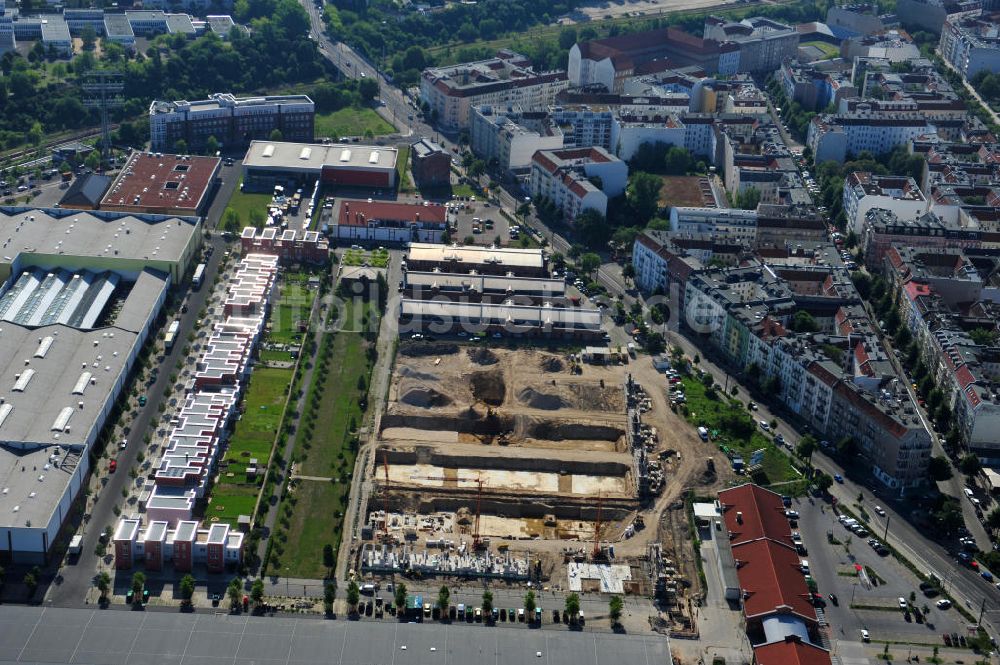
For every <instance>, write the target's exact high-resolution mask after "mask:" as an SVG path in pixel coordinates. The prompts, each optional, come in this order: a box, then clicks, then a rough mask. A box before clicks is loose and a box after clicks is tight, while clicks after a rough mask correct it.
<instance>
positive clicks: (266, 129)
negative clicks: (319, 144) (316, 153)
mask: <svg viewBox="0 0 1000 665" xmlns="http://www.w3.org/2000/svg"><path fill="white" fill-rule="evenodd" d="M315 115H316V105H315V104H314V103H313V101H312V100H311V99H309V97H307V96H306V95H274V96H265V97H235V96H234V95H231V94H229V93H216V94H213V95H210V96H209V98H208V99H204V100H200V101H195V102H189V101H184V100H181V101H175V102H166V101H154V102H153V103H152V104H150V106H149V138H150V144H151V149H152V150H160V151H170V150H174V147H175V146H176V144H177V142H178V141H181V140H183V141H184V142H185V143H186V144H187V146H188V148H189V149H191V150H197V149H199V148H203V147H204V145H205V143H206V142H207V141H208V138H209V137H210V136H214V137H215V139H216V140H217V141H218V142H219V143H220V145H222V146H223V147H224V148H227V149H229V148H237V147H241V146H242V147H245V146H247V145H249V144H250V142H251V141H254V140H267V139H269V138H270V136H271V132H273V131H274V130H278V131H279V132H281V137H282V140H284V141H291V142H311V141H312V140H313V130H314V121H315Z"/></svg>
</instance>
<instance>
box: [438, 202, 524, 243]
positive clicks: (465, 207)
mask: <svg viewBox="0 0 1000 665" xmlns="http://www.w3.org/2000/svg"><path fill="white" fill-rule="evenodd" d="M477 220H478V222H479V223H478V225H477V224H476V221H477ZM448 223H449V225H450V227H451V238H452V240H453V241H454V242H460V243H464V242H465V241H466V239H467V238H472V239H473V244H476V245H492V244H493V243H495V242H498V241H499V243H500V244H501V245H508V244H510V243H511V237H510V224H509V223H508V222H507V219H506V218H505V217H504V216H503V215H501V214H500V208H498V207H497V206H496V205H494V204H492V203H489V202H484V201H461V200H455V201H451V202H450V212H449V215H448ZM490 225H492V227H493V228H489V227H490ZM477 227H478V230H476V228H477Z"/></svg>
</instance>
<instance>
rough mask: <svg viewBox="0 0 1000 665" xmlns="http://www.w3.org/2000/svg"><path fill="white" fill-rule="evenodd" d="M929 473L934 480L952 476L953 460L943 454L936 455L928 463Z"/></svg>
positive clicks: (946, 478)
mask: <svg viewBox="0 0 1000 665" xmlns="http://www.w3.org/2000/svg"><path fill="white" fill-rule="evenodd" d="M927 473H928V475H930V477H931V479H932V480H935V481H942V480H948V479H949V478H951V462H949V461H948V458H947V457H945V456H943V455H935V456H934V457H931V459H930V461H929V462H928V463H927Z"/></svg>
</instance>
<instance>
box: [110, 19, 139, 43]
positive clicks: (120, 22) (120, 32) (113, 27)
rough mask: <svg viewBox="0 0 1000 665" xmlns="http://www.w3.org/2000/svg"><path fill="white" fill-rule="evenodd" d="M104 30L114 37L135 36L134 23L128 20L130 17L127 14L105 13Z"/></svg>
mask: <svg viewBox="0 0 1000 665" xmlns="http://www.w3.org/2000/svg"><path fill="white" fill-rule="evenodd" d="M104 30H105V32H107V35H108V37H111V38H112V39H114V38H115V37H118V38H121V37H133V38H134V37H135V33H134V32H132V25H131V24H130V23H129V22H128V17H127V16H125V14H105V15H104Z"/></svg>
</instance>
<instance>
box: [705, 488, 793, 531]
mask: <svg viewBox="0 0 1000 665" xmlns="http://www.w3.org/2000/svg"><path fill="white" fill-rule="evenodd" d="M719 503H720V504H721V505H722V517H723V519H724V520H725V522H726V530H727V531H728V532H729V534H730V536H729V538H730V540H731V542H732V544H733V545H734V546H735V545H738V544H740V543H746V542H750V541H753V540H760V539H762V538H769V539H771V540H773V541H775V542H778V543H781V544H783V545H787V546H788V547H791V546H792V531H791V529H789V528H788V520H787V519H786V518H785V506H784V505H782V503H781V496H780V495H778V494H775V493H774V492H772V491H771V490H767V489H764V488H763V487H760V486H759V485H753V484H749V483H748V484H746V485H740V486H739V487H733V488H732V489H728V490H723V491H722V492H719ZM737 513H739V514H740V515H739V516H737Z"/></svg>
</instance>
